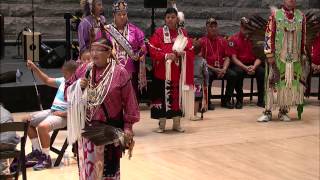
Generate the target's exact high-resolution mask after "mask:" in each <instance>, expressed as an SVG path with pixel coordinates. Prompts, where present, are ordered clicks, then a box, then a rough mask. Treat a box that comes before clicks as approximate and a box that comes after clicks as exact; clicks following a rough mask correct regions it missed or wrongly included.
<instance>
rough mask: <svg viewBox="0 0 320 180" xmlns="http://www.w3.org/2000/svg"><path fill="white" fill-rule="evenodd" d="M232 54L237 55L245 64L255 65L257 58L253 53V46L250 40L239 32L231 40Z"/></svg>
mask: <svg viewBox="0 0 320 180" xmlns="http://www.w3.org/2000/svg"><path fill="white" fill-rule="evenodd" d="M229 47H230V53H231V54H232V55H236V56H237V58H238V59H239V60H240V61H241V62H242V63H243V64H253V63H254V61H255V60H256V56H255V55H254V53H253V49H252V48H253V45H252V42H251V40H250V39H248V38H246V37H245V36H244V34H242V33H241V32H238V33H237V34H234V35H233V36H231V37H230V39H229Z"/></svg>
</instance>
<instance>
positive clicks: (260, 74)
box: [231, 65, 265, 102]
mask: <svg viewBox="0 0 320 180" xmlns="http://www.w3.org/2000/svg"><path fill="white" fill-rule="evenodd" d="M231 69H232V70H233V71H234V72H235V73H236V74H237V76H238V79H237V81H236V82H235V90H236V92H237V96H236V98H237V101H240V102H242V101H243V79H244V77H245V75H247V72H246V71H245V70H243V69H241V68H240V67H239V66H237V65H232V67H231ZM264 72H265V69H264V67H263V66H262V65H260V66H258V68H257V69H256V73H255V74H254V76H255V78H256V80H257V89H258V102H263V98H264V75H265V74H264Z"/></svg>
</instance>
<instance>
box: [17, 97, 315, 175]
mask: <svg viewBox="0 0 320 180" xmlns="http://www.w3.org/2000/svg"><path fill="white" fill-rule="evenodd" d="M262 110H263V109H261V108H258V107H256V106H254V105H253V104H246V105H245V106H244V109H243V110H235V109H234V110H227V109H222V108H219V107H218V108H216V110H215V111H209V112H207V113H205V118H204V120H203V121H196V122H192V121H186V120H184V121H183V126H184V127H185V129H186V132H185V133H183V134H180V133H174V132H172V131H167V132H166V133H164V134H157V133H154V132H153V130H154V129H155V128H156V126H157V121H155V120H150V118H149V117H150V111H149V110H144V111H141V120H140V122H139V123H137V124H136V125H135V127H134V131H135V140H136V146H135V149H134V152H133V158H132V159H131V160H128V158H127V156H126V157H124V158H122V160H121V179H122V180H204V179H205V180H216V179H218V180H220V179H221V180H234V179H241V180H251V179H257V180H273V179H277V180H318V179H319V178H320V166H319V161H320V158H319V129H320V124H319V121H320V120H319V119H320V103H319V101H317V100H315V99H312V100H309V103H308V105H307V106H306V107H305V111H304V114H303V120H302V121H298V120H294V121H292V122H280V121H277V120H274V121H272V122H269V123H257V122H256V118H257V117H258V116H259V115H261V112H262ZM24 114H25V113H15V114H14V116H15V118H16V119H19V118H21V116H22V115H24ZM276 116H277V112H274V117H276ZM290 116H291V117H295V116H296V113H295V110H294V109H292V110H291V113H290ZM171 126H172V121H170V120H169V122H168V123H167V129H170V128H171ZM65 135H66V134H65V133H64V132H63V133H60V134H59V135H58V139H57V141H56V142H57V143H56V145H57V146H61V145H62V143H63V141H64V138H65ZM30 149H31V145H30V141H29V140H28V143H27V152H30ZM68 151H70V149H68ZM51 155H52V156H53V157H55V155H54V154H53V153H52V152H51ZM69 155H71V153H69ZM77 172H78V169H77V165H76V162H75V160H73V159H71V161H70V164H69V165H64V164H63V163H61V165H60V167H57V168H52V169H49V170H44V171H40V172H36V171H33V170H32V169H29V170H28V172H27V176H28V179H29V180H37V179H45V180H51V179H52V180H57V179H58V180H73V179H78V176H77Z"/></svg>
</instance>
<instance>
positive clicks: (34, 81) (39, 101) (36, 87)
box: [31, 0, 43, 111]
mask: <svg viewBox="0 0 320 180" xmlns="http://www.w3.org/2000/svg"><path fill="white" fill-rule="evenodd" d="M31 4H32V46H31V47H32V61H33V62H34V50H35V45H34V8H33V0H32V1H31ZM31 74H32V78H33V84H34V87H35V89H36V93H37V99H38V103H39V107H40V110H41V111H42V110H43V107H42V103H41V98H40V93H39V91H38V86H37V82H36V78H35V77H34V73H33V71H32V70H31Z"/></svg>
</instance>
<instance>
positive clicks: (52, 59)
mask: <svg viewBox="0 0 320 180" xmlns="http://www.w3.org/2000/svg"><path fill="white" fill-rule="evenodd" d="M65 49H66V48H65V46H63V45H61V46H58V47H56V48H54V49H52V48H50V47H48V46H46V45H45V44H44V43H41V57H42V58H41V59H40V61H39V65H40V67H42V68H60V67H61V66H62V65H63V63H64V61H65V59H66V51H65Z"/></svg>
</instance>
